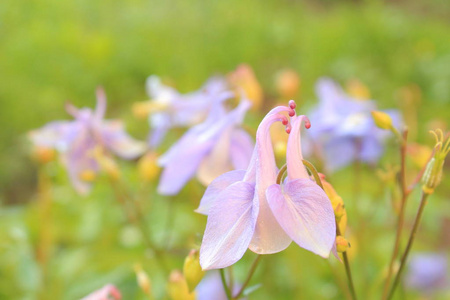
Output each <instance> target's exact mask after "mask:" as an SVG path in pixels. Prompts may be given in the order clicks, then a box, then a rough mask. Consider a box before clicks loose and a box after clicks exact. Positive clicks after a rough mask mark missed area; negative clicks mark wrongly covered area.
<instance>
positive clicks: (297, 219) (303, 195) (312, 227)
mask: <svg viewBox="0 0 450 300" xmlns="http://www.w3.org/2000/svg"><path fill="white" fill-rule="evenodd" d="M303 122H305V127H306V128H309V127H310V126H311V124H310V122H309V120H308V118H307V117H306V116H298V117H294V118H292V132H291V134H290V135H289V140H288V146H287V158H286V165H287V174H288V175H287V180H286V181H285V182H284V183H283V184H273V185H271V186H270V187H269V188H268V189H267V191H266V195H267V202H268V204H269V206H270V208H271V210H272V213H273V215H274V216H275V218H276V220H277V221H278V223H279V224H280V226H281V227H282V228H283V229H284V231H285V232H286V233H287V234H288V235H289V237H290V238H291V239H292V240H294V242H296V243H297V244H298V245H299V246H300V247H302V248H304V249H306V250H309V251H311V252H313V253H316V254H318V255H320V256H322V257H325V258H327V257H328V256H329V254H330V251H331V249H332V248H333V246H334V243H335V240H336V223H335V217H334V210H333V207H332V205H331V201H330V199H328V196H327V195H326V194H325V192H324V191H323V190H322V189H321V188H320V187H319V186H318V185H317V184H316V183H315V182H314V181H312V180H311V178H310V177H309V175H308V173H307V171H306V169H305V167H304V166H303V163H302V161H303V156H302V153H301V150H300V149H301V143H300V128H301V125H302V123H303Z"/></svg>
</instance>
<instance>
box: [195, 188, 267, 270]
mask: <svg viewBox="0 0 450 300" xmlns="http://www.w3.org/2000/svg"><path fill="white" fill-rule="evenodd" d="M253 194H254V186H253V185H252V184H249V183H247V182H243V181H239V182H236V183H234V184H232V185H230V186H229V187H228V188H226V189H225V190H223V191H222V192H221V193H220V194H219V196H218V197H217V200H216V202H215V203H214V204H213V206H212V207H211V209H210V211H209V216H208V222H207V224H206V230H205V234H204V236H203V241H202V246H201V248H200V265H201V266H202V268H203V269H204V270H209V269H219V268H225V267H228V266H230V265H232V264H234V263H235V262H237V261H238V260H239V259H241V257H242V256H243V255H244V253H245V251H246V250H247V248H248V245H249V243H250V240H251V239H252V236H253V232H254V230H255V224H256V217H257V215H258V208H259V206H258V203H257V202H253Z"/></svg>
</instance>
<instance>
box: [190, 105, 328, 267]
mask: <svg viewBox="0 0 450 300" xmlns="http://www.w3.org/2000/svg"><path fill="white" fill-rule="evenodd" d="M294 108H295V103H294V102H293V101H292V102H290V107H283V106H279V107H276V108H274V109H272V110H271V111H270V112H269V113H268V114H267V115H266V116H265V118H264V119H263V120H262V122H261V124H260V125H259V127H258V130H257V133H256V145H255V148H254V151H253V156H252V159H251V162H250V165H249V167H248V168H247V170H236V171H231V172H228V173H225V174H223V175H221V176H219V177H218V178H217V179H215V180H214V181H213V182H212V183H211V184H210V186H209V187H208V188H207V190H206V192H205V194H204V196H203V198H202V200H201V203H200V207H199V208H198V209H197V212H200V213H204V214H207V215H208V221H207V224H206V230H205V234H204V236H203V242H202V246H201V249H200V264H201V266H202V268H203V269H218V268H225V267H228V266H230V265H232V264H234V263H235V262H237V261H238V260H239V259H241V257H242V256H243V255H244V253H245V251H246V250H247V248H249V249H250V250H252V251H253V252H255V253H258V254H270V253H276V252H280V251H282V250H284V249H286V248H287V247H288V246H289V244H290V243H291V242H292V238H294V240H295V241H296V242H297V243H299V244H300V246H302V247H304V248H306V249H308V250H311V251H313V252H315V253H318V254H320V255H322V256H325V257H327V256H328V254H329V252H330V250H331V248H332V246H333V242H334V237H335V230H336V228H335V225H334V213H333V209H332V207H331V203H330V200H329V199H328V198H327V197H326V195H325V193H324V192H323V191H321V190H320V188H319V187H317V188H318V189H319V191H318V190H316V189H315V188H314V187H313V186H312V184H310V183H309V182H307V183H306V182H305V181H306V180H309V178H308V179H306V178H305V177H304V176H306V177H308V175H307V173H306V170H304V168H303V166H302V165H301V160H300V162H298V164H296V163H295V162H294V161H293V160H295V159H298V158H299V157H300V158H301V154H296V155H294V154H293V153H294V151H297V152H299V151H300V149H299V148H296V149H295V147H297V146H298V147H299V146H300V143H299V138H300V137H299V136H297V137H296V138H293V137H290V143H289V146H290V147H291V149H290V150H289V151H291V153H292V154H291V155H290V156H289V161H290V162H289V164H290V170H291V175H290V176H291V177H290V179H289V180H288V183H287V184H286V185H287V188H288V189H285V191H284V192H285V193H287V196H286V197H291V196H292V197H294V198H293V199H286V200H285V202H286V203H285V204H283V203H281V202H282V201H281V200H280V197H283V198H284V195H279V194H277V193H276V192H275V191H274V189H275V187H272V186H273V185H274V184H275V183H276V177H277V172H278V168H277V166H276V164H275V159H274V154H273V148H272V143H271V139H270V132H269V130H270V126H271V125H272V124H273V123H275V122H278V121H280V122H282V123H283V124H284V125H286V126H287V128H286V131H287V132H288V133H289V132H290V130H291V127H290V124H289V121H288V118H287V117H286V116H285V115H284V114H282V113H283V112H285V113H288V114H289V116H294V115H295V111H294V110H293V109H294ZM299 120H300V121H298V122H296V123H295V125H296V127H298V128H294V129H295V132H296V133H298V131H299V130H300V129H299V127H300V123H301V119H299ZM299 166H301V167H299ZM302 168H303V169H302ZM291 181H292V182H291ZM269 187H270V188H269ZM294 187H300V188H301V189H304V190H303V191H302V190H294ZM268 188H269V190H268V193H266V190H267V189H268ZM325 200H326V201H325ZM315 202H317V204H315ZM289 205H292V206H293V208H291V207H286V206H289ZM297 208H298V209H306V212H305V213H300V212H298V210H297ZM315 209H317V213H316V212H315V211H314V210H315ZM282 218H288V221H282V222H278V221H279V220H281V219H282ZM296 218H297V219H296ZM330 219H331V220H333V222H331V223H330ZM290 222H292V223H290ZM299 225H300V228H294V227H295V226H299ZM322 234H323V235H324V236H322ZM302 235H305V236H302ZM330 240H332V241H331V242H330Z"/></svg>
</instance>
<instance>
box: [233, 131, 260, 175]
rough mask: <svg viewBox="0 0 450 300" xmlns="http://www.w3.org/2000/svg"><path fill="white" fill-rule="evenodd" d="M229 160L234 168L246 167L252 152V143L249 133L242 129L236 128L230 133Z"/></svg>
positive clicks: (253, 145)
mask: <svg viewBox="0 0 450 300" xmlns="http://www.w3.org/2000/svg"><path fill="white" fill-rule="evenodd" d="M230 147H231V148H230V154H231V162H232V163H233V166H234V168H235V169H247V167H248V164H249V162H250V159H251V157H252V154H253V148H254V147H255V144H254V143H253V140H252V138H251V137H250V135H249V134H248V133H247V132H246V131H245V130H243V129H239V128H236V129H234V130H233V132H232V133H231V146H230Z"/></svg>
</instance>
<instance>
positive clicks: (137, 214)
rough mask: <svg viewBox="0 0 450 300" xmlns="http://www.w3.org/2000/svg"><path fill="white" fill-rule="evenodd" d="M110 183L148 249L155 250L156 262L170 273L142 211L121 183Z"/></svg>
mask: <svg viewBox="0 0 450 300" xmlns="http://www.w3.org/2000/svg"><path fill="white" fill-rule="evenodd" d="M110 183H111V186H112V188H113V190H114V194H115V196H116V198H117V199H118V201H119V202H120V203H121V204H122V208H123V210H124V213H125V215H126V216H127V219H128V221H129V222H130V223H132V224H135V225H136V226H137V227H138V228H139V230H140V231H141V235H142V238H143V240H144V243H145V244H146V246H147V247H148V248H150V249H152V250H153V252H154V254H155V257H156V262H157V263H158V264H159V265H160V266H161V268H162V269H164V271H166V272H168V271H169V267H168V266H167V265H166V263H165V261H164V259H163V256H164V251H162V250H161V249H159V248H158V247H156V245H155V244H154V243H153V242H152V240H151V239H150V236H151V234H150V232H149V230H148V228H147V225H146V222H145V218H144V215H143V214H142V212H141V211H140V209H139V207H137V205H136V203H135V201H134V200H133V199H131V197H130V196H129V195H128V193H127V192H126V191H125V189H124V188H123V187H121V185H120V184H119V183H117V182H114V181H112V180H110ZM127 204H129V206H131V208H132V209H133V213H134V214H132V213H130V211H129V210H128V209H127Z"/></svg>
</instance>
